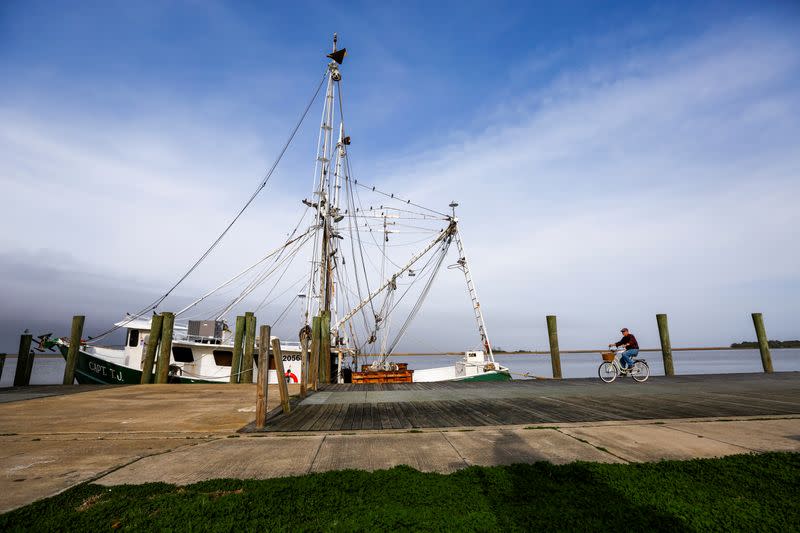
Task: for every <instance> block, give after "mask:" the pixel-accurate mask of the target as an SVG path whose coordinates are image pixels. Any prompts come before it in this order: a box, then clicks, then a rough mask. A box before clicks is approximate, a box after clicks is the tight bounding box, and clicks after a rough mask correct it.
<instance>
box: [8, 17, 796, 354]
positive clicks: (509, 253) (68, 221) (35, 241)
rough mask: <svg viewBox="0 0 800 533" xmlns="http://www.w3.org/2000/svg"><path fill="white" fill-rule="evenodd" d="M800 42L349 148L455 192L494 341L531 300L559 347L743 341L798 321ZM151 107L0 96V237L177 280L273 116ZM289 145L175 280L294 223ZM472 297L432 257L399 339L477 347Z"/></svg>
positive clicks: (776, 42) (556, 95)
mask: <svg viewBox="0 0 800 533" xmlns="http://www.w3.org/2000/svg"><path fill="white" fill-rule="evenodd" d="M796 45H797V43H796V40H793V38H791V37H789V36H787V35H785V34H783V33H781V32H776V33H769V32H768V31H767V30H765V29H764V27H762V26H759V25H754V24H740V25H735V26H730V27H726V28H721V29H717V30H714V31H713V32H710V33H709V34H708V35H705V36H703V37H701V38H699V39H695V40H693V41H687V42H684V43H678V44H675V43H671V44H669V45H668V46H665V45H662V46H660V47H658V48H655V47H654V48H653V49H650V50H641V51H637V52H634V53H630V54H628V55H626V56H620V57H616V58H614V59H613V60H608V61H603V62H595V63H592V64H590V65H588V66H586V67H582V68H581V69H579V70H576V71H570V72H564V73H562V74H561V75H560V76H558V77H557V78H556V79H554V80H551V81H549V82H548V83H546V84H544V85H542V84H541V83H538V84H532V85H533V86H535V87H536V88H535V89H532V90H530V91H527V92H523V93H518V94H514V95H513V97H511V96H510V95H508V94H502V95H500V96H502V98H503V100H502V101H497V100H491V98H490V99H489V100H488V101H487V104H486V105H487V107H491V111H490V112H487V113H485V114H482V115H475V116H473V115H470V114H469V112H468V111H465V113H464V116H463V119H464V120H463V123H465V124H470V125H472V126H476V127H475V128H474V129H471V130H466V129H462V130H459V129H458V128H453V130H452V131H448V132H446V138H445V141H442V140H441V139H440V138H435V137H432V136H425V135H421V136H419V137H418V138H416V139H407V140H406V142H407V143H408V144H407V145H406V147H401V151H400V154H401V155H400V156H396V155H394V154H393V156H392V157H390V158H389V159H386V160H383V161H380V162H378V161H376V160H370V159H363V158H364V157H365V155H363V154H359V152H358V147H357V146H354V151H353V152H352V153H354V155H355V157H356V169H357V170H359V171H363V172H364V174H363V175H362V177H363V176H368V177H369V179H365V180H364V181H370V182H372V181H374V182H377V183H379V184H380V185H382V186H383V187H384V188H385V189H387V190H390V191H393V192H403V193H404V194H405V196H406V197H408V198H411V199H413V200H414V201H417V202H420V203H423V204H426V205H430V206H431V207H436V208H444V207H445V206H446V205H447V203H449V201H450V199H457V200H459V201H460V202H461V205H462V207H461V208H460V217H461V219H462V226H463V231H464V236H465V239H466V245H467V250H468V252H469V254H470V258H471V260H472V262H473V269H474V275H475V278H476V280H477V282H478V288H479V291H480V295H481V297H482V300H483V305H484V309H485V310H486V312H487V321H488V326H489V331H490V333H492V335H493V338H494V341H495V343H496V344H499V345H502V346H503V347H507V348H516V347H531V346H534V347H542V346H544V344H545V343H546V340H545V339H546V334H545V330H544V315H545V314H548V313H557V314H558V315H559V318H560V326H561V330H562V331H561V337H562V346H563V347H565V348H569V347H582V346H589V345H597V344H598V343H600V344H602V342H604V341H605V340H607V339H606V337H608V336H609V335H612V334H613V332H615V331H616V330H617V329H618V327H619V326H620V325H623V324H624V325H627V326H628V327H631V328H634V329H636V330H638V331H641V332H642V334H641V335H642V337H643V339H642V340H643V343H644V344H650V345H652V344H655V342H656V337H655V332H654V329H655V326H654V318H653V316H652V315H653V314H654V313H655V312H662V311H667V312H669V313H670V314H671V317H670V318H671V321H672V324H673V330H674V331H673V339H674V344H675V345H681V344H683V345H685V344H705V343H722V342H725V343H727V342H729V341H731V340H734V339H741V338H746V337H752V335H751V334H750V330H749V326H748V325H747V322H746V321H744V325H743V322H742V321H741V320H740V318H739V317H740V316H744V317H747V316H748V315H747V313H748V312H750V311H754V310H762V311H765V313H767V317H768V328H769V329H770V332H771V334H772V336H774V337H780V336H790V337H791V336H798V334H797V331H796V329H793V328H796V326H795V325H794V322H793V317H794V316H796V315H797V313H798V312H800V308H798V305H799V304H798V303H797V302H798V298H797V296H798V295H800V294H798V293H800V280H798V275H797V273H798V272H800V252H798V249H797V246H796V228H797V227H798V225H800V215H798V210H797V209H796V206H795V205H794V204H795V203H796V198H797V196H798V193H800V184H799V183H798V181H799V180H798V171H800V149H799V148H800V146H798V143H799V141H798V139H800V126H798V121H797V116H800V97H798V94H799V93H798V91H797V88H798V84H799V83H798V79H799V78H800V72H799V70H798V67H799V64H800V58H798V55H797V53H796V51H795V50H796ZM554 57H556V58H557V57H561V56H560V55H559V54H557V53H555V54H554ZM514 68H515V67H514V66H513V65H512V66H510V69H511V70H512V71H513V70H514ZM523 70H524V71H523ZM523 70H520V73H519V74H520V76H523V77H524V76H526V75H534V76H535V75H536V74H537V73H538V72H540V71H541V69H540V68H537V67H535V65H534V66H533V67H532V66H531V65H530V64H526V65H524V66H523ZM518 78H519V77H517V78H515V81H514V85H515V86H519V85H521V84H522V83H520V80H519V79H518ZM348 79H349V78H348ZM539 81H540V80H539ZM148 97H153V95H152V94H150V95H148ZM277 97H278V96H277V95H272V99H273V100H274V98H277ZM124 98H131V99H132V100H131V101H135V98H136V97H135V94H127V95H126V96H125V97H124ZM168 102H169V105H164V106H163V107H162V106H159V105H158V104H154V105H149V106H146V107H145V109H144V111H145V116H146V117H147V118H145V119H140V120H137V121H128V122H125V121H123V122H121V123H120V122H119V120H118V118H119V117H116V116H114V115H113V114H111V113H107V114H102V113H99V114H98V115H97V116H92V117H88V118H87V117H81V116H79V115H76V114H69V113H67V112H63V113H60V114H59V113H56V114H51V115H47V116H44V115H41V114H37V113H35V112H34V111H31V108H30V107H25V106H22V107H20V108H17V107H14V106H13V102H5V104H4V105H3V107H2V108H0V183H2V186H3V188H4V191H5V192H4V195H3V199H2V201H1V202H0V204H1V205H0V207H2V214H0V217H2V220H3V224H4V227H13V228H14V229H15V231H12V232H7V233H6V234H5V235H2V236H0V243H2V245H3V247H4V248H5V249H6V250H10V251H12V252H13V250H18V249H25V250H33V249H43V250H47V251H48V253H49V254H50V257H53V262H54V263H58V261H59V257H63V256H65V255H71V256H72V257H78V258H80V260H82V261H83V262H84V268H86V269H87V270H94V271H96V272H110V273H113V274H114V276H116V277H117V278H119V279H132V280H137V283H144V284H146V285H149V286H160V285H166V284H167V283H169V282H170V281H172V280H173V279H174V277H175V276H176V275H177V274H179V273H181V272H182V270H183V269H184V268H185V267H186V266H187V264H189V263H190V262H191V261H192V260H193V259H194V258H195V257H196V256H197V255H198V254H199V253H200V251H201V250H203V249H204V248H205V246H207V245H208V244H209V243H210V241H211V240H212V239H213V238H214V237H216V235H217V233H218V231H219V230H220V229H221V228H222V227H224V225H225V224H226V223H227V221H228V220H229V219H230V217H231V215H232V214H233V212H235V208H236V207H238V206H239V205H241V202H242V200H243V199H244V198H245V197H246V196H247V195H248V194H249V192H250V190H252V187H253V186H255V184H256V182H257V181H258V178H259V176H260V175H261V173H262V172H263V169H264V168H266V167H267V166H268V164H269V160H268V159H269V158H270V157H272V152H271V151H269V150H266V149H265V147H266V146H275V145H278V144H279V143H280V142H281V140H282V139H281V138H280V136H281V135H283V133H282V132H283V130H285V129H286V127H284V126H285V124H284V123H283V122H281V120H278V118H280V117H274V118H273V120H274V122H275V124H278V125H275V124H272V122H271V123H270V125H269V126H266V127H265V128H264V130H260V131H255V130H254V129H252V128H250V129H248V128H241V127H240V128H236V127H234V126H232V124H233V122H232V121H233V120H234V119H235V117H234V116H233V114H232V113H229V114H226V112H223V111H219V112H210V113H208V114H205V115H193V114H192V113H191V111H190V109H191V107H192V105H191V104H192V102H191V101H189V102H187V103H186V105H185V107H184V106H181V105H178V104H177V103H176V102H175V100H174V99H171V98H170V99H168ZM348 105H349V109H351V110H353V112H355V110H356V106H358V105H359V104H358V103H357V102H349V104H348ZM148 109H149V110H150V112H151V113H153V114H152V115H151V116H148V115H147V110H148ZM367 112H369V110H368V111H367ZM367 112H365V111H364V110H363V109H362V110H358V120H357V121H356V120H354V121H352V122H355V123H356V124H358V123H361V122H363V121H364V120H365V114H366V113H367ZM376 112H377V113H378V114H379V116H380V117H384V118H385V116H386V115H385V111H382V110H378V111H376ZM315 113H316V111H315ZM315 120H316V115H311V117H310V119H309V121H310V122H311V123H313V122H314V121H315ZM273 126H274V127H273ZM312 129H313V128H312ZM265 130H266V131H269V135H268V137H270V138H269V139H268V140H260V138H261V135H263V133H262V132H263V131H265ZM273 130H274V131H273ZM353 133H354V134H355V135H356V136H358V134H359V132H358V131H355V132H353ZM454 139H457V140H454ZM422 145H425V146H426V147H427V148H426V149H424V150H423V149H421V148H420V146H422ZM310 146H311V144H308V145H307V146H306V145H302V146H301V151H302V152H303V154H305V153H307V152H310V149H309V148H308V147H310ZM265 150H266V153H264V152H265ZM386 153H388V150H387V152H386ZM359 158H362V159H359ZM300 160H301V157H300V156H297V155H295V156H290V160H289V161H287V163H288V164H287V166H284V167H281V170H282V173H281V176H282V178H281V179H280V180H276V181H275V182H273V183H272V184H271V185H270V187H269V188H268V190H267V191H266V193H265V198H262V199H260V200H259V201H258V202H259V203H258V205H257V206H256V207H254V208H253V209H252V212H251V213H248V215H247V216H246V218H245V219H243V220H242V221H241V223H240V227H239V228H238V231H237V232H235V234H234V235H232V236H231V239H230V242H228V243H226V245H225V248H224V249H223V250H221V253H220V254H218V255H217V256H215V258H214V259H212V260H211V262H210V264H209V266H208V267H207V268H206V269H204V270H203V271H202V272H200V273H198V276H197V278H196V279H193V280H192V283H191V285H192V286H197V287H204V286H208V285H210V284H211V283H213V281H217V280H221V279H224V277H225V275H226V274H230V273H233V272H235V270H236V268H238V267H239V266H242V265H246V264H248V262H249V261H250V260H251V259H254V258H255V257H257V256H258V255H259V253H260V252H262V251H263V250H265V249H268V248H270V247H271V246H272V245H273V244H274V243H277V242H278V241H279V240H280V239H281V238H282V237H283V235H284V234H285V233H286V232H287V231H289V230H290V229H291V227H292V226H293V224H294V220H295V219H294V217H295V215H296V214H297V211H298V210H297V207H298V206H299V204H298V199H299V198H297V195H296V194H297V192H298V190H300V189H302V190H303V191H304V190H306V189H307V188H308V187H307V182H308V183H309V184H310V177H311V171H310V169H306V168H305V167H302V166H300V165H299V163H300ZM298 176H299V177H298ZM373 176H375V178H373ZM356 177H357V178H358V177H359V176H356ZM298 180H299V181H298ZM298 184H299V185H298ZM300 194H301V195H302V192H301V193H300ZM231 206H233V207H231ZM23 221H24V223H23ZM164 228H167V231H166V232H165V231H164ZM254 235H255V236H256V237H255V238H254ZM76 236H77V237H78V238H77V239H76ZM262 243H264V244H263V245H262ZM88 265H90V266H88ZM11 282H12V283H13V280H11ZM7 283H8V281H7ZM776 287H778V288H777V289H776ZM135 305H136V304H135V303H134V304H131V305H130V306H127V305H126V306H125V310H131V308H132V307H134V306H135ZM468 306H469V301H468V299H467V298H466V296H465V294H464V290H463V279H461V278H460V277H459V274H458V272H457V271H448V272H447V273H444V274H443V275H442V276H441V277H440V284H439V286H437V288H436V289H435V290H434V292H433V293H432V295H431V301H430V302H429V305H428V306H427V307H426V308H425V309H424V310H423V312H422V314H421V316H420V319H419V323H418V325H417V326H415V327H414V328H412V330H411V331H410V332H409V334H408V337H407V339H408V341H407V342H406V343H405V344H406V346H401V349H403V348H411V349H426V348H430V349H435V350H442V349H459V348H462V347H466V346H465V345H471V344H473V340H474V334H473V323H472V318H471V311H470V309H469V307H468ZM743 328H745V329H744V330H743Z"/></svg>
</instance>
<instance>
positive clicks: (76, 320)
mask: <svg viewBox="0 0 800 533" xmlns="http://www.w3.org/2000/svg"><path fill="white" fill-rule="evenodd" d="M85 320H86V317H85V316H82V315H75V316H73V317H72V331H71V332H70V335H69V349H68V350H67V364H66V365H65V366H64V379H63V380H62V382H61V383H62V384H63V385H72V384H73V383H75V363H77V362H78V352H79V351H80V349H81V337H82V336H83V323H84V321H85Z"/></svg>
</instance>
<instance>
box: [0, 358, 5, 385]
mask: <svg viewBox="0 0 800 533" xmlns="http://www.w3.org/2000/svg"><path fill="white" fill-rule="evenodd" d="M5 366H6V354H4V353H0V379H3V367H5Z"/></svg>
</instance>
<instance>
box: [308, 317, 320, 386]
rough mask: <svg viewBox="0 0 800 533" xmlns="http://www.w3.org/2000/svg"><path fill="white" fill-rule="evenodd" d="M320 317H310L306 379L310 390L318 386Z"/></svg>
mask: <svg viewBox="0 0 800 533" xmlns="http://www.w3.org/2000/svg"><path fill="white" fill-rule="evenodd" d="M321 324H322V318H321V317H318V316H315V317H314V318H312V319H311V362H310V363H309V365H308V371H309V376H308V381H309V383H310V384H311V388H312V390H314V391H316V390H317V389H318V388H319V345H320V334H319V332H320V325H321Z"/></svg>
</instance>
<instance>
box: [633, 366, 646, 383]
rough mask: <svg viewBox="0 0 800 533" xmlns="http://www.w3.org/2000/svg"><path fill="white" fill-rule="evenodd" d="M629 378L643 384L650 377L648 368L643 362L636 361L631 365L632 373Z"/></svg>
mask: <svg viewBox="0 0 800 533" xmlns="http://www.w3.org/2000/svg"><path fill="white" fill-rule="evenodd" d="M631 377H632V378H633V379H634V381H638V382H639V383H644V382H645V381H647V378H649V377H650V366H649V365H648V364H647V363H645V362H644V361H636V362H635V363H633V371H632V372H631Z"/></svg>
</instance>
